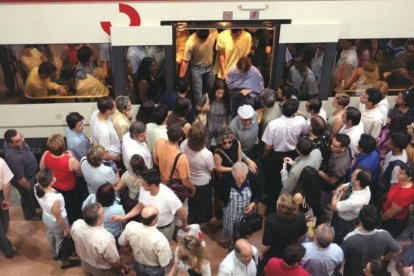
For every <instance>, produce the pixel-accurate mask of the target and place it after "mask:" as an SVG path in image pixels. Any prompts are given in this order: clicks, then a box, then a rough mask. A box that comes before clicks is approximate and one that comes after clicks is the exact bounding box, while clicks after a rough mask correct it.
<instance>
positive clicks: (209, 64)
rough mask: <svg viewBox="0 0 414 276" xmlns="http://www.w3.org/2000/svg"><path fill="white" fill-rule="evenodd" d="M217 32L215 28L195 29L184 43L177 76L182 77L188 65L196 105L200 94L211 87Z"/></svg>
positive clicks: (200, 96) (200, 98) (199, 99)
mask: <svg viewBox="0 0 414 276" xmlns="http://www.w3.org/2000/svg"><path fill="white" fill-rule="evenodd" d="M217 34H218V32H217V30H216V29H210V30H197V31H196V32H195V33H193V34H192V35H190V37H189V38H188V40H187V42H186V44H185V51H184V57H183V60H182V63H181V67H180V75H179V76H180V78H184V77H185V75H186V73H187V70H188V66H189V65H190V72H191V88H192V91H193V97H194V103H195V104H196V105H198V104H199V103H200V102H201V100H202V94H203V93H205V92H206V91H209V90H210V89H211V88H212V87H213V82H214V72H213V54H214V53H213V49H214V43H215V42H216V38H217Z"/></svg>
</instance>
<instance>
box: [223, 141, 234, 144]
mask: <svg viewBox="0 0 414 276" xmlns="http://www.w3.org/2000/svg"><path fill="white" fill-rule="evenodd" d="M222 144H223V145H231V144H233V141H223V143H222Z"/></svg>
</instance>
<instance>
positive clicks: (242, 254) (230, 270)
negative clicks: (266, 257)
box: [218, 239, 259, 276]
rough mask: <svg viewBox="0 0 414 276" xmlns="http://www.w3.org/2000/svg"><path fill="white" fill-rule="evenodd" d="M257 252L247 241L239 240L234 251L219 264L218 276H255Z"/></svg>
mask: <svg viewBox="0 0 414 276" xmlns="http://www.w3.org/2000/svg"><path fill="white" fill-rule="evenodd" d="M258 259H259V251H258V250H257V249H256V247H254V246H253V245H252V244H251V243H250V242H249V241H247V240H245V239H239V240H237V241H236V243H235V244H234V250H233V251H231V252H230V253H229V254H228V255H227V256H226V258H224V260H223V261H222V262H221V263H220V266H219V271H218V276H234V275H238V276H255V275H256V266H257V263H258Z"/></svg>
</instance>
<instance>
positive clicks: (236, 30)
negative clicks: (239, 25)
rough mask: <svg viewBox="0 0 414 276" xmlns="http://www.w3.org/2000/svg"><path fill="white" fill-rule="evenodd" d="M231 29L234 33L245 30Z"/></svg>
mask: <svg viewBox="0 0 414 276" xmlns="http://www.w3.org/2000/svg"><path fill="white" fill-rule="evenodd" d="M230 31H231V33H232V34H237V33H239V32H241V31H243V29H231V30H230Z"/></svg>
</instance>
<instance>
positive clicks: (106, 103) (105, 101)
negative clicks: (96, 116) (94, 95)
mask: <svg viewBox="0 0 414 276" xmlns="http://www.w3.org/2000/svg"><path fill="white" fill-rule="evenodd" d="M114 105H115V104H114V98H112V97H109V96H106V97H102V98H99V99H98V103H97V106H98V110H99V112H101V113H105V112H106V111H108V110H112V109H113V108H114Z"/></svg>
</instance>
